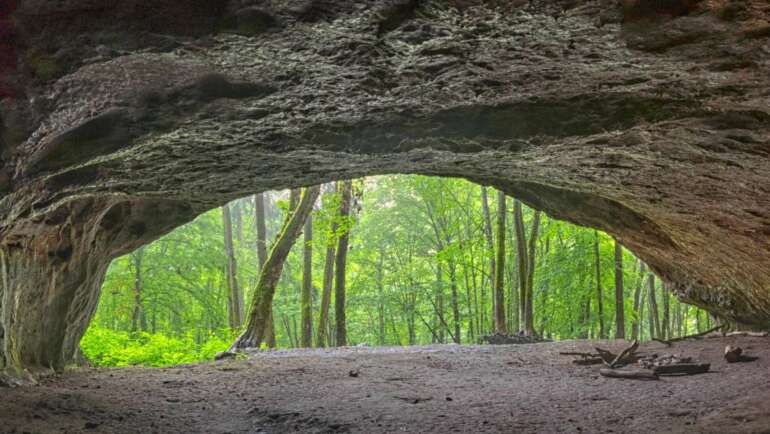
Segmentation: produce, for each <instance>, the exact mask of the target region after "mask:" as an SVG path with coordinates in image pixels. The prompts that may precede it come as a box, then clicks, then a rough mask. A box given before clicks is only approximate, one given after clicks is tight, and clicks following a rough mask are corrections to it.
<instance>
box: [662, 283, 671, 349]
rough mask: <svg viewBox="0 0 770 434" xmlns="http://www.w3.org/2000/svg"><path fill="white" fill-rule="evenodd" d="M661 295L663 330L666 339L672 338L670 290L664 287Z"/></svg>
mask: <svg viewBox="0 0 770 434" xmlns="http://www.w3.org/2000/svg"><path fill="white" fill-rule="evenodd" d="M660 295H661V297H663V327H662V329H661V332H662V333H663V338H664V339H670V338H671V303H670V300H669V291H668V290H667V289H666V288H663V291H661V294H660Z"/></svg>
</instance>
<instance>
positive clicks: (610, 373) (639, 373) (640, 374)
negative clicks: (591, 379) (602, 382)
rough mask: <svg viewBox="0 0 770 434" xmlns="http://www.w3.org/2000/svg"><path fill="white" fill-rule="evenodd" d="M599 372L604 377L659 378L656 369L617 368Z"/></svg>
mask: <svg viewBox="0 0 770 434" xmlns="http://www.w3.org/2000/svg"><path fill="white" fill-rule="evenodd" d="M599 374H601V375H602V376H603V377H609V378H625V379H629V380H657V379H658V374H656V373H655V372H654V371H648V370H641V369H640V370H634V371H627V370H616V369H600V370H599Z"/></svg>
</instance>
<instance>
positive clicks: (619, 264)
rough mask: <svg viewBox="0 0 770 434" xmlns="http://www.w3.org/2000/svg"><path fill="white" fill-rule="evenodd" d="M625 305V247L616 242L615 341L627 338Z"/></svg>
mask: <svg viewBox="0 0 770 434" xmlns="http://www.w3.org/2000/svg"><path fill="white" fill-rule="evenodd" d="M623 303H624V300H623V246H621V245H620V243H619V242H618V240H615V339H625V337H626V319H625V312H624V308H623V307H624V306H623Z"/></svg>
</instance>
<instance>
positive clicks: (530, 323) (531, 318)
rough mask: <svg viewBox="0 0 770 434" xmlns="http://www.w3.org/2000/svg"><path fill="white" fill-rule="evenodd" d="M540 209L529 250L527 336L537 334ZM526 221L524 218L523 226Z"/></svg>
mask: <svg viewBox="0 0 770 434" xmlns="http://www.w3.org/2000/svg"><path fill="white" fill-rule="evenodd" d="M540 216H541V213H540V211H535V214H534V217H533V218H532V228H531V232H530V234H529V251H528V253H527V302H526V305H525V311H524V313H525V315H524V333H525V334H526V335H527V336H533V335H534V334H535V315H534V312H533V306H534V299H535V294H534V292H535V291H534V284H535V255H536V253H537V240H538V234H539V231H540ZM523 225H524V222H523V220H522V226H523Z"/></svg>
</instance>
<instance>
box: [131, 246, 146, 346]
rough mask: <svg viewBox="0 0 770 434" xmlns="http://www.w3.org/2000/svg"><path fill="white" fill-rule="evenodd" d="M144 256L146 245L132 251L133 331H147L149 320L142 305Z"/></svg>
mask: <svg viewBox="0 0 770 434" xmlns="http://www.w3.org/2000/svg"><path fill="white" fill-rule="evenodd" d="M143 258H144V247H140V248H138V249H137V250H136V251H135V252H133V253H131V260H132V261H133V263H134V310H133V312H132V313H131V331H132V332H136V331H137V330H141V331H146V330H147V322H146V320H145V316H144V309H143V307H142V289H143V286H144V285H143V283H144V282H143V281H142V259H143Z"/></svg>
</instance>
